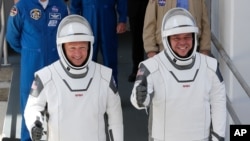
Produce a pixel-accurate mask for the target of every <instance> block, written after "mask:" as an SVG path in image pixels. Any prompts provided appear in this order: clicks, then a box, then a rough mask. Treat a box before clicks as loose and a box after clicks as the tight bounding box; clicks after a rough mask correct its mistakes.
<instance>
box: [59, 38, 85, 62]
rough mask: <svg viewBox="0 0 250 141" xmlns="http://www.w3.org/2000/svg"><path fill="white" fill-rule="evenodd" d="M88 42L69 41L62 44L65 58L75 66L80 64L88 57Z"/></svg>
mask: <svg viewBox="0 0 250 141" xmlns="http://www.w3.org/2000/svg"><path fill="white" fill-rule="evenodd" d="M88 49H89V42H69V43H65V44H64V50H65V53H66V56H67V59H68V60H69V61H70V63H72V64H73V65H75V66H81V65H82V64H83V62H84V61H85V60H86V59H87V57H88Z"/></svg>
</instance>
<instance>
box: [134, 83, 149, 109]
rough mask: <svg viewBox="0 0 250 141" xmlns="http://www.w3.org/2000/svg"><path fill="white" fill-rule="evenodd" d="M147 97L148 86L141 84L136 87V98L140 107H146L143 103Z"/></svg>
mask: <svg viewBox="0 0 250 141" xmlns="http://www.w3.org/2000/svg"><path fill="white" fill-rule="evenodd" d="M146 98H147V87H145V86H143V85H139V86H137V87H136V100H137V104H138V106H139V107H145V105H144V104H143V103H144V102H145V100H146Z"/></svg>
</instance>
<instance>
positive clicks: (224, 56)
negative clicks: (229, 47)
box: [211, 33, 250, 98]
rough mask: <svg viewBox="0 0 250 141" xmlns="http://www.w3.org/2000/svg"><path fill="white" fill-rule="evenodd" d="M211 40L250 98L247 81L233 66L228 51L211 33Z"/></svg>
mask: <svg viewBox="0 0 250 141" xmlns="http://www.w3.org/2000/svg"><path fill="white" fill-rule="evenodd" d="M211 39H212V42H213V43H214V45H215V47H216V49H217V50H218V52H219V53H220V55H221V57H222V58H223V60H224V61H225V62H226V63H227V65H228V67H229V68H230V70H231V71H232V73H233V74H234V76H235V77H236V79H237V80H238V82H239V83H240V84H241V86H242V88H243V89H244V90H245V92H246V93H247V95H248V97H249V98H250V87H249V86H248V84H247V82H246V81H245V79H244V78H243V77H242V76H241V74H240V73H239V71H238V70H237V68H236V67H235V65H234V64H233V62H232V60H231V59H230V57H229V56H228V55H227V53H226V51H225V50H224V49H223V47H222V45H221V44H220V43H219V41H218V40H217V39H216V37H215V36H214V34H213V33H211Z"/></svg>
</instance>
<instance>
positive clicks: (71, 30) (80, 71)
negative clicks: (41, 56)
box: [56, 15, 94, 75]
mask: <svg viewBox="0 0 250 141" xmlns="http://www.w3.org/2000/svg"><path fill="white" fill-rule="evenodd" d="M79 41H80V42H81V41H88V42H89V50H88V57H87V58H86V60H85V62H84V63H83V64H82V65H81V66H75V65H73V64H72V63H70V61H69V60H68V59H67V56H66V54H65V52H64V49H63V46H64V43H68V42H79ZM56 42H57V51H58V54H59V57H60V61H61V64H62V65H63V67H64V69H65V70H66V72H67V73H69V74H71V75H84V74H86V72H87V70H88V64H89V62H90V61H91V59H92V56H93V44H94V36H93V32H92V30H91V26H90V24H89V23H88V21H87V20H86V19H85V18H84V17H82V16H80V15H69V16H67V17H65V18H64V19H63V20H62V21H61V22H60V24H59V26H58V30H57V40H56Z"/></svg>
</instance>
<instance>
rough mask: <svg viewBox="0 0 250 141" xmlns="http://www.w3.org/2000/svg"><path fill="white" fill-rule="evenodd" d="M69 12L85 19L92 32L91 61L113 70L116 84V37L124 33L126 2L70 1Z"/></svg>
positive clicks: (119, 0)
mask: <svg viewBox="0 0 250 141" xmlns="http://www.w3.org/2000/svg"><path fill="white" fill-rule="evenodd" d="M70 12H71V13H72V14H79V15H82V16H83V17H85V18H86V19H87V20H88V21H89V23H90V25H91V27H92V30H93V34H94V36H95V43H94V45H93V60H94V61H95V62H97V61H98V54H99V51H100V53H101V56H102V62H103V64H104V65H105V66H107V67H109V68H111V69H112V70H113V76H114V79H115V81H116V82H118V80H117V79H118V78H117V76H118V35H117V34H122V33H124V32H126V21H127V0H71V1H70Z"/></svg>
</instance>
